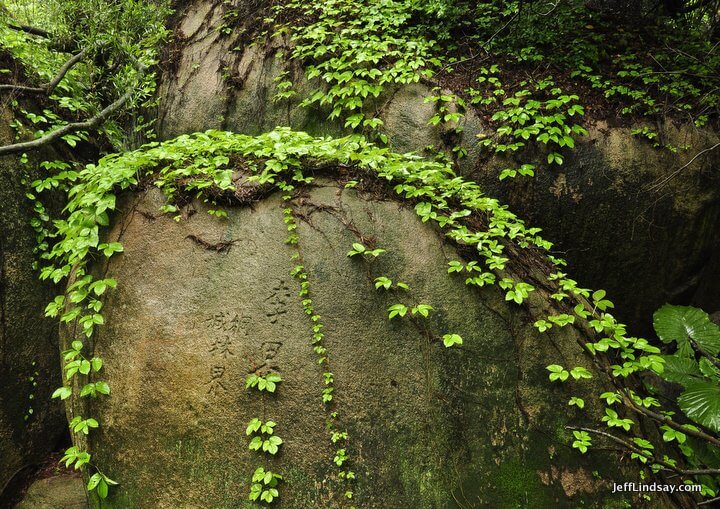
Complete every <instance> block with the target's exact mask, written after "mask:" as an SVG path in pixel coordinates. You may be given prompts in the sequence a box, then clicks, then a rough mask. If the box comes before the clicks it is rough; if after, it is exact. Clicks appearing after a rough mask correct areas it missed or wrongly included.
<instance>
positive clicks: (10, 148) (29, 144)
mask: <svg viewBox="0 0 720 509" xmlns="http://www.w3.org/2000/svg"><path fill="white" fill-rule="evenodd" d="M134 63H135V67H136V68H137V70H138V72H139V75H138V81H140V80H142V78H143V76H144V74H145V71H146V70H147V67H146V66H145V65H143V64H142V63H141V62H139V61H137V60H135V61H134ZM134 92H135V90H134V89H132V88H131V89H129V90H128V91H127V92H125V93H124V94H123V95H122V96H121V97H120V98H118V99H117V100H116V101H115V102H113V103H112V104H110V105H109V106H107V107H106V108H105V109H103V110H102V111H101V112H100V113H98V114H97V115H95V116H94V117H92V118H90V119H88V120H85V121H84V122H74V123H72V124H67V125H64V126H62V127H61V128H59V129H56V130H55V131H52V132H50V133H48V134H46V135H45V136H43V137H41V138H37V139H35V140H31V141H25V142H22V143H14V144H12V145H5V146H3V147H0V156H3V155H6V154H16V153H19V152H25V151H28V150H36V149H38V148H40V147H42V146H44V145H47V144H48V143H52V142H53V141H55V140H57V139H58V138H62V137H63V136H65V135H67V134H70V133H73V132H75V131H84V130H88V129H94V128H96V127H98V126H99V125H101V124H102V123H103V122H104V121H105V120H107V118H108V117H109V116H110V115H112V114H113V113H115V112H116V111H117V110H119V109H120V108H121V107H122V106H123V105H124V104H125V103H126V102H127V101H128V100H130V97H132V94H133V93H134Z"/></svg>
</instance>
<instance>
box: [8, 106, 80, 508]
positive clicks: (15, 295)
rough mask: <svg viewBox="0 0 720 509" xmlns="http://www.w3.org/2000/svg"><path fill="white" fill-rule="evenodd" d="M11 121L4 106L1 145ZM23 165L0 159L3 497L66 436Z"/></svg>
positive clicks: (47, 295)
mask: <svg viewBox="0 0 720 509" xmlns="http://www.w3.org/2000/svg"><path fill="white" fill-rule="evenodd" d="M10 120H11V119H10V117H9V113H8V112H7V111H1V112H0V144H6V143H10V142H11V141H12V134H13V133H12V130H11V129H10V128H9V127H8V125H9V124H10ZM23 170H24V167H23V166H22V165H21V164H20V162H19V160H18V158H15V157H0V181H2V186H0V500H1V497H2V492H3V490H4V489H5V486H6V484H7V483H8V481H10V479H11V478H12V477H13V475H14V474H15V473H17V472H18V471H19V470H21V469H23V468H24V467H28V466H30V465H32V464H33V463H35V462H37V461H38V460H39V459H41V458H44V457H45V455H46V454H47V453H48V452H49V451H52V450H54V448H55V447H56V446H57V443H58V440H59V439H60V437H61V436H62V435H63V434H65V435H66V434H67V426H66V424H65V422H64V416H63V414H62V411H61V408H62V407H61V405H60V404H59V403H57V402H52V403H51V401H50V395H51V394H52V391H53V390H54V389H55V388H57V387H59V385H60V383H61V381H60V363H59V359H58V355H57V344H58V343H57V325H56V324H54V323H53V321H52V320H47V319H45V318H44V309H45V305H46V304H47V303H48V302H49V301H50V300H52V297H53V296H54V295H55V290H54V289H53V288H51V287H50V286H49V285H47V284H42V283H40V281H39V280H38V278H37V273H36V272H35V270H33V268H32V263H33V260H34V255H33V248H34V247H35V232H34V231H33V229H32V228H31V227H30V225H29V218H31V217H32V214H33V212H32V206H31V204H30V203H29V201H28V200H27V199H26V198H25V193H26V192H27V191H26V188H25V186H24V185H22V184H21V182H20V181H21V178H22V171H23ZM31 378H32V380H31ZM33 383H35V384H36V385H33ZM30 409H32V413H30V411H31V410H30Z"/></svg>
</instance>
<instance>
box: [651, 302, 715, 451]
mask: <svg viewBox="0 0 720 509" xmlns="http://www.w3.org/2000/svg"><path fill="white" fill-rule="evenodd" d="M653 323H654V326H655V332H656V333H657V335H658V338H660V340H661V341H663V342H664V343H668V344H675V345H676V347H677V350H676V351H675V353H673V354H672V355H665V356H663V359H664V360H665V363H664V369H662V370H660V371H659V372H658V375H660V376H661V377H662V378H663V379H665V380H667V381H669V382H674V383H678V384H680V385H682V386H683V387H684V391H683V393H682V394H681V395H680V397H679V398H678V399H677V403H678V406H679V407H680V410H682V412H683V413H684V414H685V415H686V416H687V417H688V418H689V419H691V420H692V421H694V422H695V423H697V424H699V425H701V426H704V427H706V428H708V429H710V430H712V431H714V432H716V433H720V360H719V359H718V353H720V327H718V326H717V325H715V324H714V323H712V322H711V321H710V319H709V317H708V315H707V313H705V312H704V311H702V310H700V309H696V308H692V307H684V306H671V305H665V306H663V307H662V308H660V309H659V310H658V311H656V312H655V315H654V320H653ZM668 431H669V432H671V433H672V430H668ZM672 437H673V438H675V437H674V435H672Z"/></svg>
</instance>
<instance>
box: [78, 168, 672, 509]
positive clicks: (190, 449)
mask: <svg viewBox="0 0 720 509" xmlns="http://www.w3.org/2000/svg"><path fill="white" fill-rule="evenodd" d="M162 203H163V200H162V196H161V195H160V196H159V192H157V191H154V192H148V193H147V194H143V195H139V196H138V195H133V196H129V197H126V199H125V203H124V205H122V207H121V211H120V213H119V215H118V217H117V218H116V221H115V224H114V226H113V228H112V230H111V232H110V233H109V238H110V239H113V240H116V239H117V240H120V241H121V242H122V243H123V244H124V247H125V250H124V252H123V253H122V254H120V255H117V256H116V257H113V258H112V259H111V260H110V263H109V265H108V266H107V267H97V270H103V271H104V270H106V269H107V275H108V277H113V278H115V279H116V280H117V281H118V288H117V289H116V290H113V291H112V292H111V293H110V294H109V296H108V300H107V302H106V305H105V321H106V324H105V325H104V326H102V327H101V328H100V329H99V330H98V331H97V332H96V334H97V337H96V339H95V343H94V349H95V352H96V354H97V355H99V356H101V357H102V358H103V359H104V361H105V364H104V365H105V367H104V368H103V370H104V371H103V373H102V378H104V379H106V380H107V381H108V383H109V384H110V386H111V388H112V393H111V395H110V397H108V398H103V399H98V400H96V401H95V402H94V403H92V404H93V407H92V408H91V409H90V410H88V409H86V408H83V407H82V406H81V405H82V404H85V403H87V398H84V399H82V400H76V401H72V402H71V413H76V414H77V413H83V412H90V414H92V415H94V416H98V418H99V420H100V421H101V426H100V428H99V429H98V430H94V431H92V432H91V434H90V443H89V447H90V450H91V451H92V453H93V461H94V462H96V463H97V464H98V465H99V466H100V467H101V469H102V470H103V471H104V472H105V473H106V474H107V475H109V476H110V477H111V478H113V479H115V480H117V481H119V482H120V486H118V487H116V488H115V489H114V491H112V492H111V495H110V498H108V499H107V500H106V501H103V502H102V505H101V507H103V508H123V509H134V508H153V509H163V508H195V507H212V508H214V509H223V508H238V507H248V508H249V507H254V506H253V505H252V504H251V503H250V502H248V501H247V496H248V493H249V487H250V484H251V483H250V477H251V475H252V473H253V472H254V470H255V469H256V468H257V467H259V466H263V467H265V468H272V470H273V471H276V472H277V471H279V472H281V473H282V474H283V476H284V479H283V481H282V483H281V484H280V487H279V490H280V499H279V501H278V502H277V505H275V503H273V506H275V507H279V508H294V509H300V508H317V507H324V508H334V507H348V506H349V505H350V504H349V503H347V502H343V501H342V499H343V496H342V495H343V493H344V491H345V489H344V487H343V484H342V482H341V481H339V480H338V479H337V478H336V475H335V473H336V472H337V467H336V466H335V465H334V464H333V457H334V454H335V450H336V448H337V447H333V446H332V444H331V443H330V440H329V436H328V432H327V431H326V430H325V422H326V419H327V418H328V414H327V411H326V410H324V408H323V405H322V404H321V401H320V394H321V391H322V389H323V388H324V384H323V371H324V369H323V368H322V367H321V366H318V364H317V362H316V359H317V358H316V355H315V354H314V353H313V351H312V347H311V345H310V340H311V336H312V328H311V323H310V321H309V319H308V317H307V316H305V315H304V314H303V311H302V306H301V302H300V300H301V299H300V297H298V290H299V283H298V282H297V281H296V280H295V279H293V278H292V277H290V276H289V275H288V273H289V270H290V269H291V268H292V267H293V266H294V262H293V261H291V259H290V257H291V255H292V254H293V249H292V248H290V247H288V246H286V245H285V244H284V240H285V238H286V236H287V231H286V227H285V224H284V223H283V218H282V209H281V205H282V201H281V200H280V197H279V196H277V195H275V196H271V197H269V198H267V199H265V200H263V201H261V202H259V203H257V204H255V205H254V206H253V207H252V208H230V209H229V210H228V214H229V216H228V218H227V219H220V220H218V219H216V218H212V217H210V215H209V214H208V213H207V209H206V208H205V206H204V205H203V204H200V203H194V204H191V205H190V206H189V209H187V210H185V212H186V215H189V218H188V219H185V220H182V221H180V222H175V221H173V220H172V219H171V218H170V217H168V216H164V215H159V213H158V212H157V211H158V207H159V206H160V205H162ZM298 207H299V209H298V217H303V218H305V220H304V221H300V222H299V228H298V230H299V236H300V245H301V249H302V252H303V254H304V258H305V260H304V262H305V267H306V270H307V272H308V274H309V281H310V285H311V296H312V298H313V302H314V305H315V307H316V311H317V312H318V313H319V314H320V315H321V316H322V319H323V322H324V324H325V328H324V332H325V333H326V336H325V340H324V341H325V345H326V346H327V348H328V356H329V360H330V369H331V370H332V372H333V373H334V377H335V392H334V396H335V402H336V404H337V407H336V410H337V411H338V416H339V421H340V423H341V424H340V426H339V427H340V428H345V429H347V431H348V432H349V437H350V438H349V443H348V445H347V450H348V456H349V458H350V459H349V460H348V465H350V468H352V470H353V471H355V472H356V473H357V480H356V481H355V486H354V491H355V496H354V498H353V502H354V505H355V506H356V507H363V508H377V509H401V508H408V507H413V508H418V509H423V508H437V507H448V508H452V507H493V508H497V509H502V508H515V507H528V504H531V505H533V506H534V507H555V506H557V507H577V506H578V505H582V506H583V507H621V506H622V503H626V502H628V501H623V500H621V499H620V498H615V497H616V496H617V495H610V491H611V485H610V484H609V482H610V481H612V480H618V479H621V478H623V477H624V476H623V473H622V472H620V471H619V468H620V467H618V466H617V459H613V458H611V457H606V456H604V455H603V454H602V453H597V454H596V453H593V454H590V455H588V456H580V455H579V454H577V453H576V452H575V451H572V450H571V449H570V447H569V446H568V444H567V432H566V431H565V430H564V426H565V425H566V424H567V423H568V422H572V421H573V420H574V419H575V418H576V417H577V418H578V419H582V417H581V416H580V414H575V412H576V410H574V409H571V407H568V406H567V400H568V399H569V397H570V395H571V392H572V393H573V394H576V393H577V391H578V390H579V394H580V395H582V389H581V388H578V387H577V386H576V387H572V388H571V387H568V386H566V385H563V384H549V383H548V381H547V372H546V371H545V366H546V365H548V364H550V363H553V362H557V361H559V360H561V361H562V362H565V363H567V364H568V365H571V364H572V365H575V363H577V364H580V365H585V366H587V365H588V361H587V359H584V358H583V357H582V356H581V355H580V348H579V346H578V345H577V343H576V342H575V339H576V337H575V336H574V333H573V332H572V331H570V330H566V329H561V334H559V335H552V336H549V335H547V334H542V335H541V334H539V333H537V332H536V330H535V329H534V327H533V326H532V322H533V321H534V319H535V316H537V314H538V313H540V312H541V308H542V303H541V301H540V299H538V301H537V302H535V303H534V304H532V307H531V311H528V310H527V309H525V308H522V307H518V306H515V305H514V304H513V305H511V304H508V303H507V302H505V301H504V300H503V295H502V294H501V293H500V290H498V289H485V290H483V291H477V290H476V289H472V288H470V287H468V286H466V285H465V284H464V279H463V278H455V277H453V276H452V275H449V274H447V271H446V268H447V263H448V261H450V260H453V259H457V258H458V256H457V254H456V253H455V252H454V249H453V248H451V247H449V246H448V245H446V244H444V243H443V241H442V240H441V238H440V237H439V235H438V233H437V232H436V231H434V230H433V229H432V228H431V227H430V226H429V225H427V224H425V223H422V222H420V220H419V219H418V218H417V216H416V215H415V213H414V212H413V211H412V210H410V209H409V208H404V207H402V206H400V205H399V204H397V203H395V202H391V201H372V200H369V199H366V198H364V197H362V196H360V195H359V194H358V193H357V192H356V191H354V190H345V189H342V188H341V187H340V186H337V185H335V184H334V183H332V182H325V183H321V184H320V185H318V186H317V187H315V188H313V189H311V190H310V191H308V192H307V194H306V195H305V196H304V197H303V198H302V199H298ZM192 211H195V212H196V213H194V214H193V213H191V212H192ZM346 225H352V227H351V228H348V227H347V226H346ZM351 231H354V232H355V233H351ZM358 233H359V234H361V235H362V236H363V237H364V238H366V239H369V238H372V239H374V241H375V244H376V246H377V247H382V248H384V249H386V250H387V252H386V253H385V254H383V255H381V256H380V257H379V258H377V259H376V260H375V261H373V262H372V263H370V262H364V261H362V260H360V259H358V257H355V258H348V257H347V256H346V254H347V252H348V250H349V249H350V246H351V244H352V243H353V242H357V241H358V238H357V236H356V235H357V234H358ZM221 243H224V244H221ZM213 246H215V247H217V246H224V249H220V250H219V251H218V249H216V248H215V247H213ZM377 276H387V277H390V278H391V279H393V280H394V281H404V282H406V283H408V284H409V285H410V287H411V291H410V292H409V293H403V294H402V295H398V294H397V293H388V292H385V291H378V290H375V289H374V286H373V278H374V277H377ZM398 301H401V302H406V303H408V304H416V303H426V304H430V305H431V306H433V308H434V311H433V312H432V314H431V315H430V318H429V319H428V320H427V321H426V322H422V323H425V324H426V326H427V329H426V331H423V330H422V329H418V328H417V327H415V326H414V325H413V323H412V322H411V321H410V320H409V319H407V318H404V319H393V320H392V321H389V320H388V315H387V308H388V306H390V305H391V304H394V303H396V302H398ZM445 333H456V334H460V335H461V336H462V337H463V338H464V344H463V345H462V346H454V347H452V348H445V347H444V346H443V345H442V343H441V342H438V341H436V340H435V341H431V340H430V339H429V338H438V337H440V336H441V335H442V334H445ZM71 339H72V337H71V336H68V337H65V338H64V341H65V342H67V341H70V340H71ZM258 368H264V369H271V370H273V371H275V372H277V373H279V374H280V375H281V376H282V378H283V381H282V382H280V383H279V384H278V388H277V391H276V393H275V394H272V395H269V394H267V393H260V392H258V391H257V390H256V389H250V390H248V389H245V385H244V382H245V378H246V376H247V375H248V374H249V373H251V372H253V371H254V370H256V369H258ZM586 389H587V387H586ZM595 389H597V387H596V388H595ZM587 401H588V405H590V406H591V407H593V408H594V410H593V411H599V410H600V409H599V407H598V408H595V405H598V403H597V398H591V397H589V396H588V397H587ZM84 415H89V414H88V413H85V414H84ZM255 417H258V418H260V419H262V420H269V419H271V420H273V421H275V422H277V426H276V428H275V431H276V434H277V435H278V436H280V437H281V438H282V439H283V440H284V444H283V445H282V446H281V448H280V452H279V454H278V455H277V456H276V457H271V456H270V455H268V454H263V453H261V452H255V451H250V450H249V449H248V441H249V440H248V438H247V437H246V435H245V428H246V426H247V424H248V423H249V422H250V421H251V420H252V419H253V418H255ZM584 418H585V419H586V418H587V416H585V417H584ZM578 422H580V421H579V420H578ZM634 503H638V502H637V501H635V502H634ZM652 503H653V504H656V505H654V506H653V507H662V506H663V505H664V503H663V501H662V500H658V499H654V500H653V502H652ZM98 507H100V505H99V504H98Z"/></svg>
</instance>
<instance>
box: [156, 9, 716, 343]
mask: <svg viewBox="0 0 720 509" xmlns="http://www.w3.org/2000/svg"><path fill="white" fill-rule="evenodd" d="M178 19H179V21H178V27H177V29H176V34H177V35H178V37H179V39H180V41H181V42H178V43H177V45H176V46H175V47H174V51H173V53H172V61H173V64H174V65H173V68H172V70H171V71H170V72H168V73H166V75H165V76H163V78H162V84H161V87H160V96H161V106H160V110H159V123H158V125H159V128H160V131H161V135H162V137H164V138H170V137H174V136H177V135H179V134H183V133H189V132H193V131H198V130H205V129H208V128H217V129H227V130H230V131H237V132H243V133H248V134H258V133H261V132H264V131H268V130H271V129H273V128H274V127H275V126H278V125H286V126H290V127H292V128H294V129H298V130H306V131H308V132H309V133H311V134H313V135H327V134H330V135H341V134H343V133H346V131H343V129H342V124H341V123H340V124H338V123H337V122H334V123H333V122H328V121H326V120H325V118H326V116H327V113H328V112H319V111H314V110H308V109H306V108H301V107H300V106H299V103H300V101H301V100H302V99H303V98H305V97H307V96H308V95H309V94H310V93H311V92H312V91H313V86H312V85H310V84H309V83H308V82H307V81H305V80H304V78H303V72H302V69H300V68H299V66H298V65H297V64H296V63H294V64H288V63H287V62H284V61H283V60H282V59H281V58H279V57H276V54H277V52H278V50H281V51H282V52H284V53H285V54H287V53H288V49H287V48H278V47H262V45H260V44H258V45H253V46H249V45H247V44H243V42H242V40H241V39H237V40H236V39H235V38H234V37H235V36H234V35H231V36H223V35H222V33H221V31H220V30H219V29H218V27H219V26H220V25H222V23H223V18H222V6H220V5H215V4H212V3H211V2H207V1H204V0H196V1H194V2H188V3H187V5H186V8H185V12H184V13H183V14H182V15H179V18H178ZM238 33H241V31H238ZM238 37H241V36H238ZM273 44H279V43H277V42H274V43H273ZM286 70H287V71H289V73H290V74H289V76H290V77H292V79H293V80H294V81H295V89H296V91H297V92H298V94H297V96H295V97H294V98H293V99H291V100H290V101H280V102H274V101H273V100H272V98H273V96H274V95H275V94H276V93H277V89H276V84H277V82H276V81H275V78H276V77H277V76H278V75H280V73H282V72H284V71H286ZM429 95H432V93H431V88H430V87H429V86H425V85H423V84H412V85H408V86H406V87H401V88H399V89H397V90H388V91H387V92H386V93H384V94H383V95H381V97H380V98H379V100H378V105H377V106H378V108H377V109H378V111H380V116H381V117H382V119H383V121H384V127H385V131H386V133H387V135H388V138H389V144H390V146H391V147H392V148H393V150H395V151H397V152H405V151H410V150H414V151H418V152H419V153H422V151H423V150H424V149H425V147H427V146H429V145H433V146H434V147H436V149H439V148H441V147H443V145H444V136H443V133H442V132H441V129H440V128H438V127H431V126H429V125H428V121H429V120H430V118H431V117H432V116H433V115H434V113H435V111H434V106H433V104H428V103H424V102H423V99H424V98H425V97H426V96H429ZM588 120H590V119H588ZM462 124H463V126H462V127H463V128H464V130H463V132H462V134H461V135H460V136H459V139H457V140H456V141H457V142H458V143H459V144H461V145H462V146H464V147H465V148H466V149H468V151H469V154H468V157H466V158H465V159H462V160H461V161H460V162H459V168H460V171H461V172H462V173H463V174H464V175H465V176H468V177H472V178H473V179H475V180H476V181H478V182H479V183H481V184H482V185H483V187H484V188H485V189H487V192H488V194H490V195H492V196H495V197H497V198H500V199H502V200H504V202H505V203H507V204H508V205H509V206H510V208H511V210H513V211H514V212H515V213H516V214H518V215H519V216H520V217H523V218H525V219H527V220H528V221H529V222H530V223H531V224H532V225H533V226H538V227H541V228H543V229H544V230H545V232H546V233H545V235H544V237H545V238H547V239H548V240H550V241H552V242H554V243H555V244H556V250H557V252H558V253H559V254H560V255H562V256H563V257H565V258H566V259H567V260H568V262H569V264H570V265H569V272H570V273H571V274H573V277H574V278H575V279H577V280H578V281H579V283H580V284H581V285H583V286H592V287H596V288H604V289H606V290H607V291H608V294H609V295H610V297H611V298H612V299H613V301H614V302H615V303H616V305H617V310H616V314H617V315H618V316H619V318H620V319H622V320H623V321H626V322H628V323H629V324H630V325H631V326H632V327H633V329H632V330H633V331H634V332H635V333H637V334H652V328H651V317H652V313H653V312H654V311H655V310H656V309H657V308H658V307H660V306H661V305H663V304H665V303H666V302H671V303H676V304H692V305H696V306H699V307H702V308H704V309H706V310H707V311H709V312H713V311H716V310H718V309H720V293H718V292H717V291H713V289H714V287H716V285H717V282H718V281H720V264H718V263H717V262H713V260H714V259H717V258H718V257H720V238H718V236H717V235H715V234H714V232H716V231H718V230H719V229H720V173H718V171H717V168H718V166H719V165H720V163H719V159H718V155H717V154H718V153H720V152H718V151H715V152H712V153H709V154H706V155H705V156H702V157H700V158H698V160H697V161H696V162H695V163H693V165H692V166H690V167H688V168H686V169H684V170H683V171H682V172H680V173H679V174H678V175H677V176H676V177H674V178H672V179H670V180H669V181H668V182H667V183H666V184H665V185H662V186H654V184H657V183H659V182H662V181H663V180H664V179H665V178H666V177H668V176H670V175H671V174H673V172H675V171H676V170H677V169H678V168H680V167H681V166H682V165H683V164H685V163H686V162H688V161H689V160H690V158H691V157H692V156H694V155H695V154H697V153H698V152H699V151H700V150H702V149H703V148H707V147H709V146H711V145H712V144H714V143H716V142H717V133H713V132H709V131H704V130H696V129H695V128H694V127H693V126H690V125H684V126H678V127H676V126H673V125H670V124H668V125H664V126H660V131H661V133H662V134H663V138H664V139H663V141H664V142H665V143H670V144H672V145H674V146H676V147H683V146H685V145H689V146H690V148H689V149H688V150H687V151H684V150H680V151H679V153H678V154H677V155H673V154H671V153H670V152H669V151H667V150H661V149H654V148H652V146H651V144H650V143H648V142H647V140H643V139H641V138H640V137H634V136H633V135H632V134H631V132H632V129H630V128H615V127H612V128H610V127H607V126H605V125H603V124H593V122H592V121H590V122H589V124H590V125H588V126H587V127H588V129H589V131H590V133H589V135H588V136H587V137H585V138H584V139H581V140H580V143H578V147H577V149H576V150H568V151H567V152H566V161H565V164H564V165H562V166H560V167H557V166H554V167H553V168H551V169H548V168H547V167H546V166H547V165H542V164H540V165H538V170H536V173H537V176H536V177H535V178H522V177H519V178H517V179H515V181H512V182H511V181H510V179H508V180H505V181H503V182H499V181H498V175H499V173H500V171H501V170H502V169H503V168H506V167H512V166H514V164H515V163H507V162H502V161H496V160H493V159H490V158H489V157H488V154H483V153H482V151H481V150H480V148H479V147H478V144H477V137H476V135H477V134H480V133H484V134H489V133H490V129H491V127H490V126H489V125H487V124H486V123H485V122H484V121H483V120H482V119H481V118H480V117H479V116H478V115H477V114H476V113H475V112H473V111H469V112H468V113H467V114H466V116H465V118H464V119H463V121H462ZM651 127H653V129H655V126H651Z"/></svg>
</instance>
